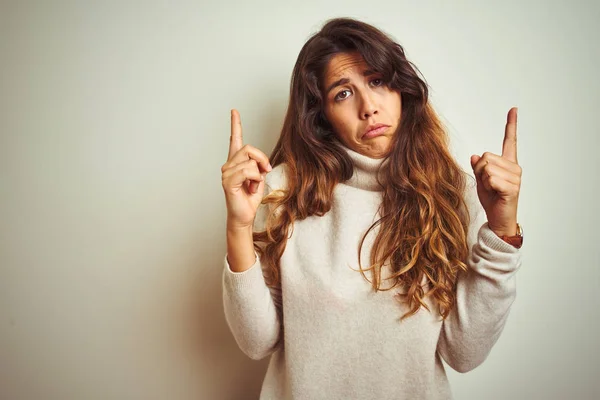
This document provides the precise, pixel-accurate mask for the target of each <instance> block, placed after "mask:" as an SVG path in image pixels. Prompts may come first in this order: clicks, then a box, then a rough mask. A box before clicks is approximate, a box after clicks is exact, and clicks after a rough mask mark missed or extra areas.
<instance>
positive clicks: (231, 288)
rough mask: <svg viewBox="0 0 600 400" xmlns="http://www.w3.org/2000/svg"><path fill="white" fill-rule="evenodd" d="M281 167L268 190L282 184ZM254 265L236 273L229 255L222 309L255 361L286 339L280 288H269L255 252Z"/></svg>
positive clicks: (261, 213) (260, 218)
mask: <svg viewBox="0 0 600 400" xmlns="http://www.w3.org/2000/svg"><path fill="white" fill-rule="evenodd" d="M282 174H283V172H282V168H281V165H280V166H277V167H275V168H274V169H273V170H272V171H271V173H269V174H267V177H266V179H265V183H266V184H267V185H268V186H267V187H268V189H269V190H267V189H265V194H266V193H267V191H271V190H272V189H274V188H278V187H280V186H281V185H282ZM267 214H268V212H267V207H266V206H265V205H262V204H261V205H260V206H259V209H258V211H257V214H256V217H255V220H254V228H253V230H254V231H255V232H256V231H262V230H264V227H265V221H266V218H267ZM254 255H255V261H254V264H253V265H252V266H251V267H250V268H249V269H247V270H246V271H243V272H234V271H232V270H231V267H230V266H229V262H228V260H227V254H226V255H225V258H224V269H223V279H222V286H223V308H224V312H225V320H226V321H227V324H228V326H229V329H230V330H231V333H232V334H233V337H234V338H235V341H236V342H237V344H238V346H239V348H240V350H242V352H244V354H246V355H247V356H248V357H250V358H252V359H254V360H260V359H263V358H265V357H267V356H269V355H270V354H271V353H273V352H274V351H275V350H276V349H277V347H278V346H279V345H280V343H281V342H282V340H283V332H282V330H283V311H282V302H281V289H280V288H269V287H268V286H267V284H266V282H265V279H264V275H263V268H264V266H263V265H262V264H261V261H260V257H259V255H258V253H256V251H255V252H254Z"/></svg>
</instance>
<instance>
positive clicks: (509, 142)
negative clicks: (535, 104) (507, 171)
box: [502, 107, 517, 163]
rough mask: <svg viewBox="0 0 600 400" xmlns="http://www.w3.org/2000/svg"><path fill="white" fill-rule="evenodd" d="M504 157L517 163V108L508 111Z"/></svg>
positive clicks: (503, 147)
mask: <svg viewBox="0 0 600 400" xmlns="http://www.w3.org/2000/svg"><path fill="white" fill-rule="evenodd" d="M502 157H504V158H506V159H508V160H510V161H513V162H515V163H516V162H517V107H513V108H511V109H510V110H508V116H507V118H506V128H505V129H504V142H503V143H502Z"/></svg>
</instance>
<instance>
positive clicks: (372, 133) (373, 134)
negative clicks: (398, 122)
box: [362, 126, 389, 139]
mask: <svg viewBox="0 0 600 400" xmlns="http://www.w3.org/2000/svg"><path fill="white" fill-rule="evenodd" d="M388 128H389V126H381V127H379V128H376V129H373V130H370V131H369V132H367V133H365V134H364V135H363V137H362V138H363V139H370V138H374V137H376V136H379V135H381V134H382V133H383V132H385V131H386V130H387V129H388Z"/></svg>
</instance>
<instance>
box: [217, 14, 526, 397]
mask: <svg viewBox="0 0 600 400" xmlns="http://www.w3.org/2000/svg"><path fill="white" fill-rule="evenodd" d="M516 119H517V114H516V109H515V108H513V109H511V110H510V111H509V113H508V118H507V124H506V130H505V136H504V143H503V149H502V154H501V155H496V154H492V153H489V152H486V153H483V155H482V156H481V157H480V156H477V155H473V156H472V157H471V166H472V167H473V174H474V176H475V179H473V178H472V177H470V176H469V175H468V174H467V173H466V172H465V171H463V170H462V169H461V168H460V167H459V165H458V164H457V163H456V161H455V160H454V159H453V157H452V156H451V154H450V152H449V150H448V142H447V135H446V132H445V130H444V127H443V126H442V124H441V123H440V120H439V118H438V117H437V116H436V114H435V112H434V110H433V109H432V107H431V105H430V103H429V101H428V89H427V84H426V83H425V82H424V81H423V80H422V79H421V78H420V77H419V76H418V75H417V73H416V72H415V68H414V67H413V66H412V64H411V63H410V62H409V61H408V60H407V59H406V57H405V54H404V50H403V48H402V46H400V45H399V44H397V43H395V42H394V41H393V40H392V39H391V38H389V37H388V36H386V35H385V34H384V33H383V32H381V31H380V30H378V29H376V28H375V27H373V26H371V25H368V24H366V23H363V22H360V21H357V20H353V19H347V18H341V19H333V20H330V21H328V22H327V23H326V24H325V25H324V27H323V28H322V29H321V31H320V32H318V33H317V34H315V35H314V36H313V37H311V38H310V39H309V40H308V41H307V43H306V44H305V45H304V47H303V48H302V50H301V51H300V55H299V56H298V60H297V62H296V65H295V67H294V71H293V76H292V81H291V93H290V101H289V106H288V110H287V114H286V116H285V122H284V125H283V128H282V131H281V136H280V138H279V141H278V142H277V144H276V146H275V148H274V150H273V153H272V154H271V157H270V158H269V157H267V156H266V155H265V154H264V153H262V152H261V151H260V150H258V149H256V148H254V147H252V146H250V145H245V146H244V145H243V143H242V128H241V122H240V116H239V114H238V113H237V111H235V110H232V114H231V142H230V148H229V157H228V160H227V162H226V163H225V164H224V165H223V167H222V169H221V172H222V182H223V189H224V192H225V199H226V203H227V255H226V256H225V260H224V261H225V268H224V271H223V301H224V309H225V316H226V319H227V323H228V324H229V327H230V329H231V331H232V333H233V335H234V337H235V340H236V341H237V343H238V345H239V347H240V348H241V350H242V351H243V352H244V353H245V354H247V355H248V356H249V357H251V358H253V359H257V360H258V359H262V358H264V357H267V356H269V355H271V359H270V363H269V367H268V371H267V374H266V377H265V379H264V382H263V386H262V391H261V397H260V398H261V399H328V400H333V399H392V398H393V399H448V398H451V391H450V387H449V384H448V380H447V378H446V373H445V370H444V366H443V364H442V359H443V360H445V361H446V363H447V364H448V365H450V366H451V367H452V368H454V369H455V370H457V371H460V372H467V371H470V370H472V369H473V368H475V367H477V366H478V365H480V364H481V363H482V362H483V361H484V360H485V358H486V357H487V355H488V353H489V352H490V350H491V348H492V346H493V345H494V343H495V342H496V341H497V340H498V337H499V336H500V334H501V332H502V330H503V327H504V325H505V322H506V319H507V317H508V314H509V310H510V307H511V304H512V303H513V301H514V299H515V273H516V271H517V270H518V269H519V267H520V265H521V251H520V250H519V248H520V246H521V243H522V234H521V229H520V226H519V225H518V224H517V203H518V197H519V190H520V181H521V168H520V167H519V165H518V163H517V147H516ZM365 262H366V263H367V265H366V266H365Z"/></svg>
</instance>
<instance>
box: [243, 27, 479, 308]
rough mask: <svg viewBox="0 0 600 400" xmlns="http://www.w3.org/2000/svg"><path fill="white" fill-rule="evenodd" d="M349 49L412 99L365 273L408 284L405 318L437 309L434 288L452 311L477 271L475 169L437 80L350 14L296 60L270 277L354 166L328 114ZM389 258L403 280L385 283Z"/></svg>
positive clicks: (273, 215) (265, 256)
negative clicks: (472, 222) (430, 302)
mask: <svg viewBox="0 0 600 400" xmlns="http://www.w3.org/2000/svg"><path fill="white" fill-rule="evenodd" d="M348 52H358V53H359V54H360V55H361V56H362V57H363V59H364V60H365V62H366V63H367V64H368V65H369V67H370V68H372V69H374V70H376V71H377V72H379V73H381V74H382V75H383V80H384V81H385V83H386V84H387V85H388V86H389V87H390V88H392V89H394V90H397V91H398V92H399V93H400V95H401V99H402V114H401V115H402V118H401V122H400V126H399V128H398V131H397V132H396V134H395V135H394V138H393V139H392V141H391V143H390V146H391V147H390V151H389V153H388V154H387V156H385V158H384V161H389V162H386V168H385V170H382V171H381V172H382V174H383V175H382V176H383V178H382V181H383V182H385V184H383V189H382V190H383V193H382V203H381V205H380V209H379V212H380V215H381V218H380V219H379V220H377V221H376V222H375V223H374V224H373V225H372V226H371V227H370V228H369V230H368V231H367V232H366V233H365V235H364V237H363V239H362V241H361V243H360V246H359V249H358V255H359V260H358V261H359V267H360V273H361V274H362V275H363V277H365V279H367V280H368V278H367V277H366V275H365V271H369V270H370V271H372V274H371V275H372V278H373V280H372V281H369V282H371V284H372V286H373V288H374V289H375V290H376V291H377V290H390V289H393V288H394V287H402V288H404V289H405V293H403V294H401V295H400V296H401V297H400V298H401V299H404V301H406V302H407V304H408V307H409V309H410V311H409V312H407V313H406V314H404V315H403V316H402V319H404V318H405V317H407V316H411V315H413V314H415V313H416V312H417V311H418V310H419V308H420V306H424V307H425V308H426V309H427V310H429V307H428V306H427V304H426V303H425V302H424V298H425V297H426V296H432V297H433V298H434V299H435V300H436V303H437V305H438V309H439V313H440V314H441V315H442V318H444V319H445V318H446V317H447V316H448V314H449V312H450V310H451V309H452V307H453V306H454V303H455V297H456V296H455V292H456V290H455V289H456V281H457V276H458V273H459V271H466V270H467V268H466V263H465V262H466V258H467V256H468V248H467V228H468V224H469V213H468V210H467V206H466V203H465V201H464V198H463V193H464V190H465V185H466V174H465V173H464V172H463V170H462V169H461V168H460V167H459V165H458V164H457V163H456V162H455V160H454V159H453V157H452V156H451V154H450V152H449V150H448V138H447V134H446V131H445V129H444V126H443V125H442V123H441V122H440V120H439V118H438V117H437V115H436V113H435V112H434V110H433V108H432V107H431V105H430V103H429V101H428V87H427V84H426V82H425V81H424V80H423V79H421V78H420V77H419V75H418V74H417V72H416V71H418V69H417V68H416V67H414V65H413V64H412V63H411V62H410V61H408V60H407V59H406V56H405V54H404V49H403V47H402V46H401V45H399V44H398V43H396V42H394V41H393V40H392V39H391V38H390V37H388V36H387V35H386V34H385V33H383V32H382V31H380V30H379V29H377V28H375V27H373V26H371V25H369V24H367V23H364V22H361V21H357V20H354V19H350V18H336V19H332V20H329V21H327V22H326V24H325V25H324V26H323V27H322V29H321V30H320V31H319V32H318V33H316V34H314V35H313V36H312V37H311V38H310V39H309V40H308V41H307V42H306V43H305V44H304V46H303V47H302V49H301V51H300V54H299V56H298V59H297V61H296V65H295V66H294V70H293V74H292V79H291V85H290V100H289V105H288V109H287V112H286V116H285V120H284V123H283V128H282V130H281V135H280V137H279V140H278V141H277V144H276V145H275V148H274V149H273V152H272V153H271V157H270V162H271V164H272V165H273V167H275V166H277V165H279V164H285V165H284V167H285V172H286V178H287V185H286V187H285V189H284V190H279V191H273V192H271V193H270V194H269V195H267V196H265V198H264V199H263V202H262V204H264V205H267V206H268V209H269V210H271V212H270V213H269V215H268V218H267V220H266V228H265V231H260V232H255V233H254V235H253V237H254V242H255V249H256V251H257V252H258V254H259V255H260V257H261V263H262V264H263V267H264V268H265V278H266V282H267V285H268V286H269V287H280V284H281V281H280V265H279V263H280V258H281V256H282V254H283V252H284V250H285V247H286V243H287V239H288V236H289V233H290V229H292V230H293V224H294V221H297V220H303V219H305V218H307V217H309V216H312V215H316V216H322V215H324V214H325V213H327V212H328V211H329V210H330V209H331V205H332V197H333V190H334V187H335V185H336V184H337V183H339V182H344V181H346V180H347V179H349V178H350V177H351V176H352V174H353V164H352V161H351V160H350V159H349V158H348V155H347V153H346V152H345V151H344V149H343V147H342V146H343V145H342V144H341V142H340V141H339V140H338V138H337V137H336V135H335V134H334V132H333V130H332V128H331V125H330V124H329V122H328V121H327V119H326V118H325V114H324V98H323V95H322V94H323V87H322V86H323V79H324V76H323V74H324V72H325V70H326V66H327V64H328V63H329V61H330V60H331V58H332V57H333V56H334V55H335V54H338V53H348ZM377 225H380V231H379V233H378V235H377V237H376V239H375V242H374V244H373V248H372V251H371V259H370V263H371V264H370V267H369V268H367V269H363V267H362V265H361V263H360V249H361V248H362V245H363V242H364V240H365V237H366V236H367V234H368V233H369V232H370V231H371V230H372V229H374V228H375V227H376V226H377ZM384 264H389V265H390V266H391V268H392V272H393V274H392V276H391V280H392V282H393V285H392V286H391V287H389V288H385V289H382V287H381V280H382V279H381V269H382V266H383V265H384ZM423 282H425V283H426V285H422V283H423ZM426 288H430V290H427V291H425V289H426ZM429 311H431V310H429Z"/></svg>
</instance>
